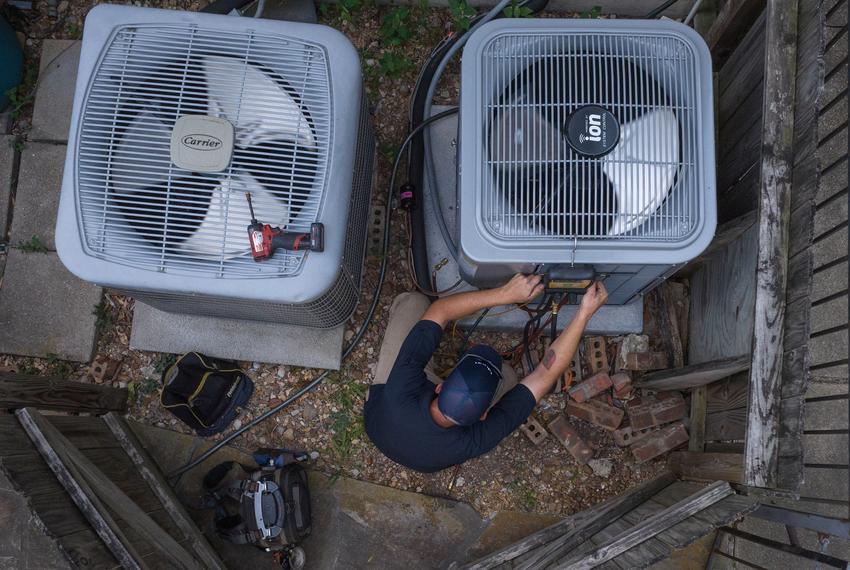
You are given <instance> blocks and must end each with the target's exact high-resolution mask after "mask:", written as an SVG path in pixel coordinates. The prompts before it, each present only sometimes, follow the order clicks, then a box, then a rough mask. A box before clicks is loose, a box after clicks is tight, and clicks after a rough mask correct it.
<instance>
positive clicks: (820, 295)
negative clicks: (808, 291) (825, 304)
mask: <svg viewBox="0 0 850 570" xmlns="http://www.w3.org/2000/svg"><path fill="white" fill-rule="evenodd" d="M846 291H847V262H846V261H842V262H840V263H837V264H836V265H833V266H831V267H827V268H823V269H821V270H819V271H815V272H814V274H813V275H812V302H813V303H814V302H817V301H821V300H822V299H826V298H828V297H832V296H835V295H839V294H841V293H846Z"/></svg>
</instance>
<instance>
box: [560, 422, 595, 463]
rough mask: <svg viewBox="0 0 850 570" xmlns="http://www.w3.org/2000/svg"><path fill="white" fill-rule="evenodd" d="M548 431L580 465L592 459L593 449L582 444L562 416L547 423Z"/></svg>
mask: <svg viewBox="0 0 850 570" xmlns="http://www.w3.org/2000/svg"><path fill="white" fill-rule="evenodd" d="M549 431H551V432H552V435H554V436H555V439H557V440H558V441H560V442H561V444H562V445H563V446H564V447H566V448H567V451H569V452H570V455H572V456H573V457H574V458H575V460H576V461H577V462H578V463H580V464H581V465H584V464H585V463H587V462H588V461H590V459H591V458H592V457H593V449H592V448H591V447H590V446H589V445H587V444H586V443H585V442H584V440H583V439H582V438H581V436H580V435H579V434H578V432H577V431H576V430H575V429H574V428H573V426H571V425H570V422H569V420H567V418H566V416H564V415H563V414H560V415H558V417H557V418H555V419H554V420H552V422H551V423H549Z"/></svg>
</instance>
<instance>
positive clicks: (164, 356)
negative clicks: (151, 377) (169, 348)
mask: <svg viewBox="0 0 850 570" xmlns="http://www.w3.org/2000/svg"><path fill="white" fill-rule="evenodd" d="M175 362H177V355H176V354H168V353H165V352H163V353H161V354H160V355H159V356H157V357H156V360H154V362H153V369H154V371H155V372H156V373H157V374H162V373H163V372H165V370H166V368H168V367H169V366H171V365H172V364H174V363H175Z"/></svg>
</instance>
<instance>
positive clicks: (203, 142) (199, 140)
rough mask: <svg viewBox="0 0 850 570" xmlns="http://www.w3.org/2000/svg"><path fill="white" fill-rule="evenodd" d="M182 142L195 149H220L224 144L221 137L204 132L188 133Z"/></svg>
mask: <svg viewBox="0 0 850 570" xmlns="http://www.w3.org/2000/svg"><path fill="white" fill-rule="evenodd" d="M181 142H182V143H183V146H185V147H187V148H191V149H193V150H218V149H220V148H221V146H222V145H223V144H224V143H223V142H222V141H221V139H220V138H218V137H214V136H212V135H204V134H192V135H186V136H184V137H183V139H182V140H181Z"/></svg>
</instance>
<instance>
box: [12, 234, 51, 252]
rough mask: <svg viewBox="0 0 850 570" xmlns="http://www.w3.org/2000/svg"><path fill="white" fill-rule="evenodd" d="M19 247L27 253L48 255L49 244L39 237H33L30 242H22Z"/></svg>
mask: <svg viewBox="0 0 850 570" xmlns="http://www.w3.org/2000/svg"><path fill="white" fill-rule="evenodd" d="M18 247H20V248H21V251H23V252H25V253H46V252H47V244H45V243H44V242H43V241H41V238H40V237H38V236H32V237H31V238H30V240H29V241H22V242H21V243H20V244H19V245H18Z"/></svg>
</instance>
